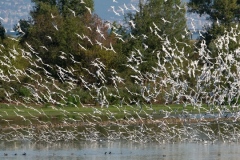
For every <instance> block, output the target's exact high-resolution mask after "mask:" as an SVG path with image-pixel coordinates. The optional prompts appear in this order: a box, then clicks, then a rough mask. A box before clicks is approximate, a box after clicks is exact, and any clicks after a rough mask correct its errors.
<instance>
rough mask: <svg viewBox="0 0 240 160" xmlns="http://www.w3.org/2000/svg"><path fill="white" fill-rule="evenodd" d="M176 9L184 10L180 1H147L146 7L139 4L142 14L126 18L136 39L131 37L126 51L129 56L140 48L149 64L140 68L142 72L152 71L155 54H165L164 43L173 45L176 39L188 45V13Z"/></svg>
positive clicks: (131, 14)
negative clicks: (163, 52)
mask: <svg viewBox="0 0 240 160" xmlns="http://www.w3.org/2000/svg"><path fill="white" fill-rule="evenodd" d="M177 5H178V6H179V7H182V8H183V5H182V4H181V1H180V0H177V1H176V0H168V1H164V0H159V1H154V0H147V1H146V2H145V3H144V4H142V3H140V5H139V8H140V11H139V12H136V13H135V14H134V13H130V14H128V16H127V17H126V23H127V24H129V26H130V28H129V31H130V32H131V34H132V35H133V36H134V37H137V39H134V38H131V35H129V39H128V43H127V44H126V46H125V50H126V52H127V51H128V52H129V50H130V51H131V50H135V48H137V49H139V51H140V52H141V53H142V54H143V56H144V59H143V60H144V61H146V63H144V64H143V66H142V67H141V71H151V66H153V64H154V63H155V60H156V59H157V58H156V54H155V53H156V51H162V45H163V44H164V43H165V42H164V40H165V39H167V40H168V41H169V44H170V45H171V44H174V43H173V42H176V41H175V39H177V40H179V41H182V42H187V41H188V38H187V37H188V36H186V35H185V34H184V33H185V32H184V30H185V29H187V26H186V18H185V13H186V11H185V9H177V7H176V6H177ZM132 22H133V23H134V24H135V26H133V24H132ZM146 46H147V48H146ZM135 51H136V50H135Z"/></svg>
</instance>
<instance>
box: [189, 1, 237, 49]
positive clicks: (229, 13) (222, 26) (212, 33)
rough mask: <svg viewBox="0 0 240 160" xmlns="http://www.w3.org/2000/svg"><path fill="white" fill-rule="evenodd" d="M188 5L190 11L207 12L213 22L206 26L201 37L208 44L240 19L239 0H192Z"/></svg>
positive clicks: (201, 13)
mask: <svg viewBox="0 0 240 160" xmlns="http://www.w3.org/2000/svg"><path fill="white" fill-rule="evenodd" d="M188 7H189V10H188V11H189V12H193V13H198V14H200V15H203V14H207V15H208V20H210V21H211V22H212V25H211V26H207V27H206V26H204V28H205V29H206V31H207V32H206V33H205V34H204V38H203V37H201V38H203V39H205V40H206V44H207V45H209V44H210V43H211V42H212V41H213V40H214V39H216V38H217V36H219V35H223V34H224V32H225V31H226V30H227V31H229V30H231V27H232V26H233V25H234V26H235V25H236V24H237V23H239V21H240V19H239V18H240V12H239V10H240V1H239V0H190V1H189V3H188Z"/></svg>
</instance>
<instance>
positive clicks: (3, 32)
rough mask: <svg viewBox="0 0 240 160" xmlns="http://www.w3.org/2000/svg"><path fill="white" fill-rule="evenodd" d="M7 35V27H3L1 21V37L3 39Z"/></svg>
mask: <svg viewBox="0 0 240 160" xmlns="http://www.w3.org/2000/svg"><path fill="white" fill-rule="evenodd" d="M5 37H6V35H5V28H4V27H3V25H2V23H1V21H0V38H1V40H3V39H4V38H5Z"/></svg>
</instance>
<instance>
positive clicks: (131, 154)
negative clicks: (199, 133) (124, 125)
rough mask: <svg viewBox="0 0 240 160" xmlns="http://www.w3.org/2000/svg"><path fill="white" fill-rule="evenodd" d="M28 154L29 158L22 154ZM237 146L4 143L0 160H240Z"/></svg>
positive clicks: (199, 143) (219, 144) (83, 142)
mask: <svg viewBox="0 0 240 160" xmlns="http://www.w3.org/2000/svg"><path fill="white" fill-rule="evenodd" d="M23 153H26V155H23ZM15 154H16V155H15ZM239 155H240V145H239V144H238V143H223V142H216V143H214V144H211V143H203V142H198V143H193V142H179V143H175V144H169V143H166V144H159V143H155V142H154V143H146V144H142V143H135V142H127V141H114V142H89V141H80V142H56V143H52V144H49V143H40V142H38V143H33V142H1V143H0V159H6V160H10V159H11V160H14V159H17V160H46V159H50V160H69V159H71V160H80V159H84V160H85V159H87V160H95V159H96V160H107V159H109V160H112V159H114V160H130V159H136V160H146V159H151V160H155V159H163V160H198V159H199V160H200V159H204V160H216V159H218V160H226V159H231V160H234V159H236V160H237V159H239Z"/></svg>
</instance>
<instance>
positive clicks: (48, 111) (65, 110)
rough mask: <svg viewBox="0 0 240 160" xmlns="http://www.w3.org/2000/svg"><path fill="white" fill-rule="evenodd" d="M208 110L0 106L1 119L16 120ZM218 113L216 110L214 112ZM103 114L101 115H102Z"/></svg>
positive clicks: (170, 106) (203, 110)
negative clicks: (23, 118)
mask: <svg viewBox="0 0 240 160" xmlns="http://www.w3.org/2000/svg"><path fill="white" fill-rule="evenodd" d="M206 110H209V108H207V106H203V107H202V108H201V109H200V110H198V108H197V107H195V108H194V107H192V106H186V107H185V108H183V105H182V104H174V105H167V106H166V105H152V108H150V106H149V105H142V109H140V107H138V106H136V105H132V106H126V105H125V106H122V107H118V106H115V105H112V106H109V107H108V108H106V107H103V108H101V107H99V106H88V107H68V106H66V107H56V106H50V105H49V106H44V107H41V106H21V105H14V104H11V105H6V104H0V115H1V117H0V118H1V119H12V118H13V119H14V118H16V117H21V116H24V117H25V118H27V117H33V116H36V117H43V116H46V117H56V116H69V117H76V118H77V117H78V116H79V115H89V114H94V115H99V116H107V115H110V114H111V113H112V114H113V115H114V116H115V117H123V116H124V115H126V113H129V114H132V115H136V113H138V114H141V115H144V114H146V113H147V114H160V113H161V111H172V112H173V113H176V114H179V113H182V112H184V111H185V112H191V113H199V112H200V113H205V111H206ZM214 111H216V110H214ZM100 112H101V113H100ZM17 114H18V115H20V116H18V115H17Z"/></svg>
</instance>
